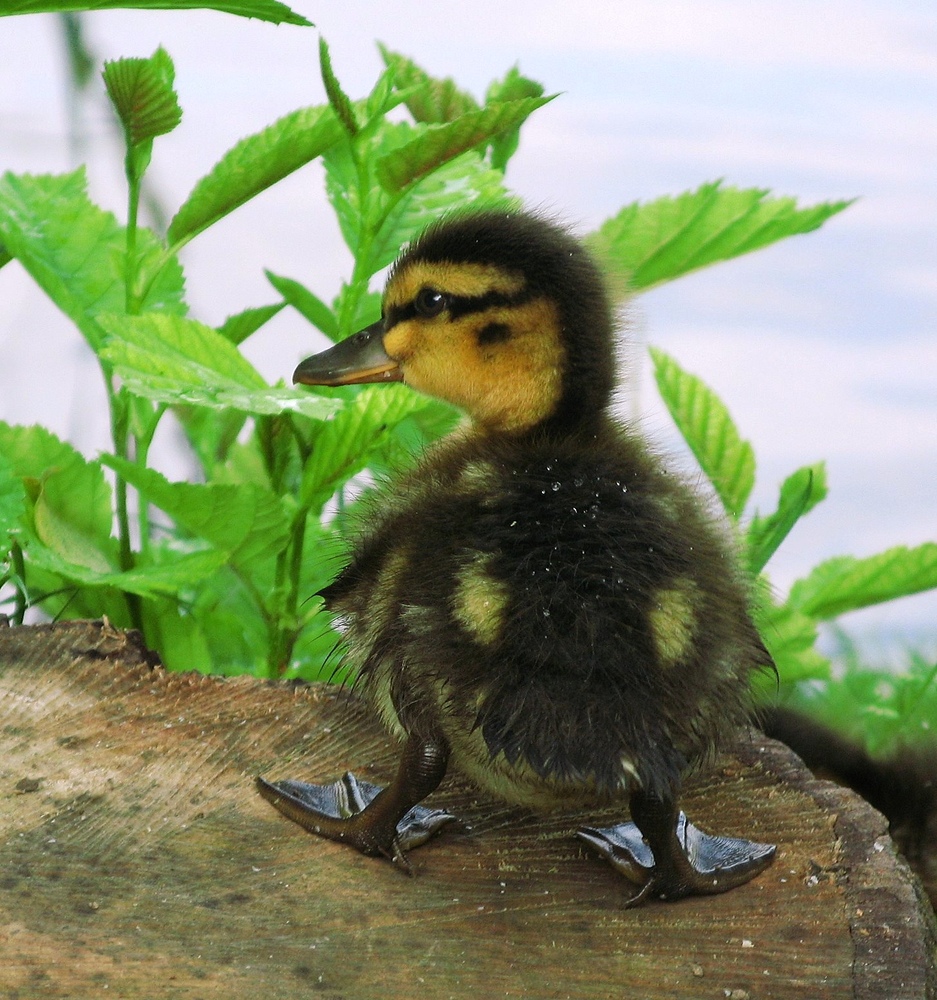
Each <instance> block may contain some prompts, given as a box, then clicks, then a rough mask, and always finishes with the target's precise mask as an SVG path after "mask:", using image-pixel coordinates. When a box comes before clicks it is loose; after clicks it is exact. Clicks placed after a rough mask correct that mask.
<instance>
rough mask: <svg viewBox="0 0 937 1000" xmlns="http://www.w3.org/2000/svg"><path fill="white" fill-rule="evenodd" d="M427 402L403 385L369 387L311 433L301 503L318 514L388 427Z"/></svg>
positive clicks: (363, 464)
mask: <svg viewBox="0 0 937 1000" xmlns="http://www.w3.org/2000/svg"><path fill="white" fill-rule="evenodd" d="M430 404H431V401H430V400H428V399H427V398H426V397H424V396H420V395H419V394H417V393H415V392H413V390H412V389H408V388H406V387H405V386H368V387H367V388H366V389H364V390H362V391H361V392H360V393H359V394H358V395H357V396H356V397H355V398H354V399H353V400H352V401H351V402H350V403H348V405H347V406H346V407H345V409H344V410H343V411H342V412H341V413H339V414H338V415H337V416H336V417H334V418H333V419H332V420H330V421H329V422H328V423H327V424H326V425H325V426H324V427H323V428H322V430H321V431H320V433H319V435H318V436H317V437H316V442H315V447H314V448H313V452H312V457H311V458H310V459H309V460H308V461H307V462H306V465H305V467H304V469H303V480H302V486H301V489H300V503H301V504H302V506H303V507H305V508H306V509H308V510H311V511H312V512H313V513H316V512H318V511H319V510H320V509H321V508H322V506H323V505H324V504H325V503H326V501H327V500H329V498H330V497H331V496H332V495H333V494H334V493H335V491H336V489H338V487H339V486H340V485H341V484H342V483H344V482H346V481H347V480H348V479H350V478H351V477H352V476H353V475H355V474H356V473H358V472H360V471H361V470H362V469H364V468H365V467H366V466H367V464H368V460H369V457H370V455H371V454H372V452H373V451H374V450H375V449H376V448H378V447H379V446H380V444H381V443H382V441H384V440H386V436H387V434H388V432H389V430H390V429H392V428H393V427H395V426H396V425H397V424H399V423H400V421H402V420H405V419H406V418H407V417H409V416H411V415H412V414H413V413H416V412H417V411H418V410H420V409H422V408H423V407H425V406H427V405H430Z"/></svg>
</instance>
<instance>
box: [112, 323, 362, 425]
mask: <svg viewBox="0 0 937 1000" xmlns="http://www.w3.org/2000/svg"><path fill="white" fill-rule="evenodd" d="M101 325H102V327H103V329H104V330H105V331H106V332H107V334H108V335H109V337H110V339H109V341H108V344H107V346H106V347H104V348H103V349H102V351H101V354H102V357H104V358H105V359H106V360H107V361H108V362H110V364H112V365H113V367H114V371H115V372H116V373H117V374H118V375H119V376H120V377H121V379H122V380H123V382H124V385H125V386H126V387H127V388H128V389H129V390H130V391H131V392H133V393H135V394H137V395H140V396H143V397H145V398H147V399H153V400H156V401H158V402H162V403H169V404H171V405H176V404H190V405H193V406H207V407H210V408H211V409H219V410H223V409H228V408H231V409H235V410H240V411H242V412H243V413H254V414H276V413H301V414H303V415H305V416H308V417H313V418H315V419H318V420H322V419H325V418H326V417H328V416H330V415H331V414H332V413H334V412H335V411H336V410H338V409H340V408H341V406H342V404H341V402H340V401H338V400H334V399H326V398H324V397H322V396H315V395H311V394H309V393H301V392H297V391H295V390H293V389H285V388H276V387H273V388H272V387H270V386H268V385H267V384H266V382H264V380H263V378H262V377H261V375H260V374H259V372H258V371H257V369H256V368H254V367H253V365H251V363H250V362H249V361H248V360H247V359H246V358H245V357H244V355H243V354H241V353H240V351H238V350H237V348H236V347H234V345H233V344H232V343H231V342H230V341H229V340H227V338H225V337H223V336H222V335H221V334H220V333H219V332H218V331H217V330H214V329H212V328H211V327H209V326H203V325H202V324H201V323H196V322H195V321H194V320H187V319H183V318H181V317H178V316H166V315H164V314H161V313H148V314H146V315H143V316H114V315H110V316H102V317H101Z"/></svg>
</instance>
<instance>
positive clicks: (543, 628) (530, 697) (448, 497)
mask: <svg viewBox="0 0 937 1000" xmlns="http://www.w3.org/2000/svg"><path fill="white" fill-rule="evenodd" d="M614 338H615V333H614V324H613V320H612V309H611V305H610V302H609V300H608V297H607V295H606V291H605V288H604V285H603V281H602V278H601V276H600V273H599V270H598V268H597V266H596V265H595V263H594V262H593V261H592V259H591V258H590V256H589V254H588V253H587V251H586V250H585V248H584V247H583V246H582V245H581V244H580V243H579V242H578V241H577V240H576V239H575V238H574V237H573V236H571V235H570V234H569V232H568V231H567V230H566V229H564V228H563V227H561V226H559V225H557V224H555V223H553V222H552V221H548V220H546V219H544V218H541V217H540V216H537V215H534V214H527V213H523V212H493V211H488V212H481V213H476V214H461V215H456V216H450V217H448V218H446V219H444V220H443V221H441V222H439V223H437V224H435V225H433V226H431V227H430V228H429V229H428V230H427V231H426V232H424V233H423V235H422V236H421V237H419V238H418V239H417V240H416V241H415V242H414V243H413V244H412V245H411V246H410V247H409V248H408V249H406V250H405V252H404V253H403V254H402V255H401V257H400V258H399V260H398V261H397V262H396V264H395V265H394V267H393V268H392V270H391V273H390V276H389V278H388V281H387V285H386V289H385V292H384V298H383V315H382V318H381V320H380V321H378V322H377V323H375V324H374V325H373V326H370V327H368V328H367V329H365V330H363V331H362V332H360V333H358V334H356V335H354V336H352V337H350V338H349V339H348V340H346V341H343V342H342V343H340V344H338V345H336V346H334V347H332V348H330V349H329V350H327V351H325V352H323V353H321V354H317V355H315V356H313V357H310V358H307V359H306V360H305V361H303V362H302V363H301V364H300V365H299V367H298V368H297V369H296V372H295V374H294V376H293V378H294V381H296V382H298V383H304V384H309V385H331V386H335V385H347V384H352V383H358V382H380V381H403V382H404V383H406V384H407V385H408V386H411V387H412V388H413V389H415V390H417V391H419V392H422V393H427V394H429V395H431V396H435V397H438V398H440V399H444V400H447V401H448V402H451V403H454V404H455V405H456V406H457V407H459V408H461V409H462V410H464V412H465V414H466V415H467V421H466V423H465V424H464V425H463V426H461V427H460V428H458V429H457V430H456V431H454V432H453V433H452V434H451V435H449V437H447V438H445V439H444V440H443V441H442V442H440V443H439V444H438V445H436V446H435V448H434V449H432V450H431V451H430V452H429V453H428V454H427V455H426V456H425V457H424V458H423V460H422V461H421V462H420V463H419V464H418V465H417V467H416V468H415V469H414V470H413V471H411V472H409V473H407V474H405V475H403V476H401V477H399V478H398V479H397V480H396V481H395V482H393V483H391V484H390V485H389V486H388V487H387V488H386V489H385V490H384V492H383V493H382V495H381V496H380V499H379V500H378V501H377V502H376V503H375V504H374V506H373V508H372V509H371V511H370V512H369V517H368V518H367V520H366V522H365V523H363V524H362V525H361V529H360V530H361V534H360V538H359V540H358V542H357V547H356V549H355V551H354V555H353V558H352V559H351V562H350V564H349V565H348V567H347V568H346V569H345V570H344V571H342V572H341V573H340V575H339V576H338V578H337V579H336V580H335V582H334V583H332V584H331V585H329V586H328V587H327V588H326V589H325V590H324V591H323V592H322V595H323V597H324V598H325V601H326V605H327V607H328V608H329V609H330V610H331V611H332V612H334V613H335V614H336V615H337V616H338V619H339V621H340V622H341V623H342V627H343V629H344V637H345V640H346V644H347V656H348V659H349V661H350V663H351V664H352V665H353V667H354V668H355V669H356V670H357V672H358V676H359V683H360V684H361V686H362V687H363V689H364V691H365V692H366V694H367V695H368V696H369V698H370V699H371V701H372V702H373V704H374V705H375V706H376V708H377V710H378V712H379V713H380V715H381V717H382V718H383V720H384V722H385V724H386V725H387V726H388V728H389V729H390V730H391V731H392V732H394V733H395V734H397V735H398V736H399V738H400V739H401V740H402V742H403V751H402V755H401V759H400V764H399V767H398V770H397V774H396V777H395V778H394V779H393V781H392V782H391V783H390V785H388V786H387V787H386V788H384V789H380V788H378V787H377V786H372V785H367V784H366V783H364V782H358V781H357V779H355V778H354V776H353V775H351V774H349V775H346V777H345V779H344V780H343V781H340V782H337V783H336V784H335V785H328V786H320V785H310V784H305V783H303V782H296V781H284V782H267V781H265V780H264V779H262V778H258V779H257V780H258V787H259V790H260V792H261V794H262V795H263V796H264V797H265V798H267V799H268V800H269V801H270V802H272V803H273V805H275V806H276V807H277V808H278V809H280V810H281V811H282V812H283V813H284V814H285V815H287V816H289V817H290V818H291V819H293V820H295V821H296V822H298V823H300V824H301V825H302V826H304V827H305V828H306V829H308V830H310V831H312V832H314V833H317V834H319V835H321V836H324V837H329V838H332V839H335V840H340V841H343V842H345V843H347V844H350V845H352V846H354V847H356V848H357V849H358V850H359V851H362V852H363V853H365V854H381V855H385V856H386V857H388V858H391V859H393V860H396V861H397V863H398V864H399V865H401V866H403V867H407V862H406V859H405V853H404V852H405V851H406V850H407V849H409V848H411V847H413V846H416V845H417V844H419V843H422V842H423V841H424V840H425V839H427V838H428V837H429V836H431V835H432V834H433V833H434V832H435V831H436V830H438V829H439V828H440V827H441V826H443V825H444V824H445V823H446V822H448V821H449V820H450V819H451V818H452V817H451V816H450V814H448V813H446V812H443V811H439V810H430V809H427V808H426V807H423V806H420V805H419V803H421V802H422V801H423V799H425V798H426V796H427V795H429V794H430V793H431V792H432V791H433V790H434V789H435V788H436V787H437V786H438V784H439V782H440V781H441V780H442V778H443V776H444V774H445V773H446V770H447V768H448V766H449V765H450V764H451V765H452V766H453V767H455V768H457V769H458V770H460V771H461V772H462V773H463V774H464V775H466V776H467V777H468V778H469V779H470V780H471V781H472V782H474V783H475V784H476V785H477V786H478V787H479V788H480V789H484V790H485V791H488V792H490V793H492V794H494V795H496V796H499V797H501V798H502V799H504V800H506V801H508V802H510V803H514V804H517V805H521V806H526V807H530V808H533V809H535V810H547V809H555V808H564V807H565V808H570V807H575V808H580V809H583V810H588V809H590V808H595V807H596V806H597V805H599V804H606V803H609V802H614V801H619V800H621V801H623V802H624V801H627V803H628V804H629V809H630V814H631V822H626V823H622V824H619V825H617V826H614V827H609V828H605V829H593V828H588V827H586V828H584V829H582V830H580V831H579V835H580V836H581V837H582V838H583V839H584V840H585V841H586V842H587V843H588V844H590V845H591V846H592V847H594V848H595V849H596V850H597V851H599V853H600V854H602V855H603V856H604V857H605V858H606V859H607V860H609V861H610V862H611V863H612V864H613V865H614V866H615V867H616V868H617V869H618V870H619V871H620V872H621V873H622V874H623V875H625V876H626V877H627V878H628V879H629V880H631V881H632V882H633V883H635V884H636V887H637V889H636V892H635V893H634V895H633V896H632V897H631V898H630V899H629V900H628V904H629V905H635V904H637V903H640V902H643V901H644V900H645V899H648V898H651V897H659V898H662V899H668V900H673V899H678V898H680V897H683V896H687V895H690V894H710V893H719V892H724V891H726V890H727V889H731V888H733V887H735V886H738V885H740V884H742V883H744V882H746V881H748V880H749V879H751V878H752V877H754V876H755V875H757V874H758V873H759V872H761V871H762V870H764V869H765V868H766V867H767V866H768V865H769V864H770V863H771V860H772V858H773V855H774V851H775V848H774V846H772V845H768V844H756V843H752V842H749V841H747V840H741V839H734V838H726V837H713V836H709V835H707V834H705V833H703V832H702V831H700V830H698V829H697V828H696V827H694V826H693V824H692V823H689V822H688V820H687V819H686V817H685V816H684V815H683V813H681V812H680V810H679V806H678V800H679V795H680V788H681V782H682V779H683V777H684V775H685V774H687V773H688V772H690V771H692V770H694V769H698V768H700V767H702V766H704V765H705V764H706V763H707V762H709V761H711V760H712V758H713V756H714V754H715V753H716V751H717V750H718V748H719V747H720V746H722V745H724V744H725V743H726V742H727V741H728V740H729V739H730V738H731V737H732V736H733V735H734V734H735V732H736V730H737V728H738V727H740V726H743V725H744V724H745V721H746V712H747V700H746V692H747V681H748V677H749V674H750V672H751V671H752V670H753V669H757V668H759V667H763V666H771V658H770V656H769V654H768V653H767V651H766V650H765V648H764V646H763V645H762V643H761V640H760V638H759V636H758V634H757V632H756V630H755V628H754V626H753V624H752V622H751V619H750V617H749V611H748V595H747V591H746V585H745V581H744V580H743V578H742V576H741V574H740V571H739V568H738V566H737V564H736V561H735V558H734V555H733V553H732V550H731V545H730V544H729V543H728V541H727V539H726V538H725V537H724V535H723V532H722V531H721V529H720V528H719V526H718V525H717V524H716V523H715V522H714V521H713V520H712V519H711V517H710V516H709V515H708V514H707V512H706V510H705V506H704V504H703V503H702V501H701V500H700V499H699V498H697V497H696V496H695V495H694V494H693V492H692V491H691V490H690V489H689V488H688V486H686V485H685V484H683V483H682V482H681V481H680V479H679V478H678V477H677V476H674V475H671V474H669V473H668V472H667V471H666V470H665V469H664V468H663V467H662V465H661V463H660V461H659V459H658V458H657V457H655V455H654V454H653V452H652V451H651V449H650V448H649V447H648V445H647V444H646V443H645V441H644V440H643V439H642V438H641V436H640V435H639V434H638V433H636V432H635V431H634V430H633V429H632V428H628V427H625V426H622V425H621V424H619V423H618V422H617V421H616V420H615V419H614V418H613V416H612V415H611V414H610V412H609V410H610V404H611V402H612V394H613V390H614V387H615V360H614Z"/></svg>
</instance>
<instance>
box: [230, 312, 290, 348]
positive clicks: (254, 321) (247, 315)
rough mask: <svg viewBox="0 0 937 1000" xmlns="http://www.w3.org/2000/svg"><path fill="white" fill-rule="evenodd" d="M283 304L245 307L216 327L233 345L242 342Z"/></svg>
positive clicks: (269, 318)
mask: <svg viewBox="0 0 937 1000" xmlns="http://www.w3.org/2000/svg"><path fill="white" fill-rule="evenodd" d="M284 305H286V303H285V302H277V303H276V305H272V306H258V307H257V308H255V309H245V310H244V311H243V312H239V313H235V314H234V315H233V316H229V317H228V318H227V319H226V320H225V321H224V322H223V323H222V324H221V326H219V327H218V332H219V333H220V334H221V335H222V337H225V338H226V339H228V340H230V341H231V343H232V344H234V345H235V346H237V345H238V344H243V343H244V341H245V340H247V338H248V337H249V336H250V335H251V334H252V333H256V332H257V331H258V330H259V329H260V328H261V327H262V326H263V325H264V323H266V322H268V320H271V319H273V317H274V316H276V314H277V313H278V312H280V311H281V310H282V309H283V307H284Z"/></svg>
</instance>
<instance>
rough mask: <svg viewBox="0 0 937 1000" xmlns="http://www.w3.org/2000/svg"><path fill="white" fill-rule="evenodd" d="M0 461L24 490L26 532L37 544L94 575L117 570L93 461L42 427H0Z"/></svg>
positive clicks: (107, 503)
mask: <svg viewBox="0 0 937 1000" xmlns="http://www.w3.org/2000/svg"><path fill="white" fill-rule="evenodd" d="M0 457H2V458H4V459H5V460H6V461H7V462H8V463H9V465H10V467H11V468H12V470H13V473H14V475H15V476H17V477H18V478H19V479H20V480H22V481H23V482H24V483H25V485H26V487H27V489H28V491H29V494H30V513H31V528H32V529H33V530H34V531H35V536H36V538H37V539H38V540H39V541H40V542H41V543H42V544H43V545H45V546H46V547H47V548H49V549H50V550H51V551H52V552H54V553H56V554H57V555H58V556H59V557H61V558H62V559H64V560H66V561H68V562H69V563H74V564H75V565H79V566H84V567H85V568H87V569H91V570H94V571H96V572H108V571H110V570H111V569H113V568H114V567H115V566H116V565H117V542H116V540H115V539H114V538H113V537H112V536H111V526H112V521H113V512H112V503H111V488H110V486H109V485H108V483H107V480H106V479H105V478H104V473H103V471H102V469H101V466H100V464H99V463H98V462H89V461H87V460H86V459H85V458H84V456H83V455H82V454H81V453H80V452H78V451H76V450H75V449H74V448H73V447H72V446H71V445H69V444H66V442H64V441H60V440H59V439H58V438H57V437H56V436H55V435H54V434H52V433H51V432H50V431H47V430H46V429H45V428H43V427H18V426H14V425H11V424H6V423H2V422H0Z"/></svg>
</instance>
